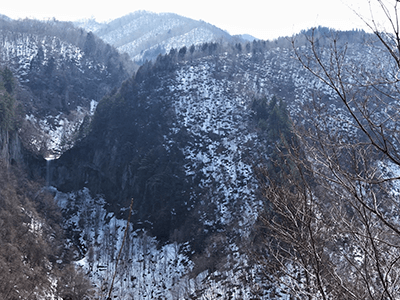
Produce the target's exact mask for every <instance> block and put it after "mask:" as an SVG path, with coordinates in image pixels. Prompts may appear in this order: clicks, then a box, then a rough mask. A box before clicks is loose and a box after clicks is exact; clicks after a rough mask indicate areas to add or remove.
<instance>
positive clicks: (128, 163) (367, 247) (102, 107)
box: [0, 12, 400, 300]
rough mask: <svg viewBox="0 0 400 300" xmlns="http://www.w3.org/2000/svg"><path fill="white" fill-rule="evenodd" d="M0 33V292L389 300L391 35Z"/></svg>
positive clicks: (37, 25)
mask: <svg viewBox="0 0 400 300" xmlns="http://www.w3.org/2000/svg"><path fill="white" fill-rule="evenodd" d="M0 24H1V27H0V37H1V39H0V46H1V48H0V59H1V60H0V63H1V70H0V75H1V76H0V151H1V153H0V159H1V168H0V169H1V172H0V181H1V183H0V184H1V187H2V188H1V190H0V202H1V203H0V204H1V205H0V234H1V239H0V265H1V270H5V271H4V272H3V274H1V275H0V293H1V294H0V297H2V298H4V299H17V298H22V299H29V300H30V299H32V300H33V299H57V300H59V299H110V298H111V299H291V298H298V299H303V298H304V299H306V298H307V299H341V298H345V299H371V300H372V299H396V298H398V289H397V285H398V274H399V273H398V269H399V267H400V266H399V265H398V262H399V261H400V260H399V258H400V255H399V252H398V246H397V245H398V234H399V233H400V230H399V227H398V207H399V206H398V196H399V193H398V190H399V187H398V180H399V175H398V174H399V166H400V159H399V155H398V153H397V149H398V148H399V138H398V121H399V120H398V113H397V112H398V109H399V107H398V104H397V97H398V90H399V89H398V79H397V73H398V72H397V71H398V67H399V65H400V63H399V62H400V58H399V57H400V54H399V53H397V52H396V51H397V50H394V49H400V48H399V47H398V41H399V40H400V39H392V35H389V34H388V35H386V34H384V33H379V32H378V31H377V32H376V33H375V34H367V33H365V32H363V31H348V32H335V31H333V30H331V29H328V28H316V29H313V30H308V31H303V32H301V33H300V34H298V35H296V36H293V37H292V38H289V39H287V38H280V39H277V40H274V41H253V42H243V41H240V40H234V39H231V37H229V36H225V35H224V34H222V36H223V38H222V40H221V39H220V40H218V39H217V40H214V39H213V38H214V37H213V38H211V35H210V36H208V33H209V32H213V34H215V32H219V30H216V31H215V28H211V27H212V26H211V27H210V26H209V25H205V24H204V23H202V22H200V23H199V22H192V21H190V20H187V19H184V18H181V17H178V16H176V15H169V14H165V15H163V14H161V15H152V14H149V13H145V12H140V13H136V14H132V15H128V16H126V17H124V18H121V19H118V20H115V21H113V22H109V23H107V24H97V23H93V22H92V23H91V24H85V26H95V27H93V28H91V29H92V30H93V32H86V31H85V30H83V29H80V28H79V29H78V28H76V27H74V25H73V24H72V23H64V22H57V21H55V20H53V21H47V22H39V21H33V20H20V21H13V20H10V19H8V18H6V17H1V18H0ZM143 24H144V25H143ZM199 24H200V25H201V26H200V25H199ZM189 25H190V26H189ZM203 25H204V26H205V27H202V26H203ZM98 26H100V27H98ZM141 26H143V27H141ZM198 26H200V27H198ZM87 28H89V27H87ZM141 28H143V30H142V29H141ZM144 28H147V29H146V30H148V31H146V30H145V29H144ZM185 28H186V29H185ZM199 28H201V30H200V29H199ZM184 29H185V30H189V31H184ZM198 30H200V31H202V30H206V31H207V32H208V33H207V35H205V36H202V35H200V37H201V38H200V41H201V43H200V42H199V39H198V37H199V36H198V35H193V37H194V40H193V39H191V38H189V37H191V34H192V33H193V32H197V31H198ZM208 30H211V31H208ZM192 31H193V32H192ZM190 32H192V33H190ZM202 32H205V31H202ZM96 34H99V35H100V36H103V37H104V38H105V39H106V41H107V39H111V38H113V40H112V41H111V40H108V41H109V42H112V43H114V45H115V46H116V47H120V46H121V47H122V48H120V50H121V49H124V48H123V47H126V49H128V50H129V49H130V50H132V49H133V50H134V51H139V52H137V53H136V52H135V53H136V54H132V53H130V55H131V56H132V55H134V57H136V58H135V59H137V61H140V63H141V64H142V65H141V66H140V67H138V66H137V65H135V63H133V62H132V61H131V59H130V58H129V57H128V55H126V54H121V53H120V52H119V51H117V50H116V49H115V48H113V46H111V45H109V44H106V43H105V42H104V41H102V40H101V39H100V37H98V36H97V35H96ZM155 34H158V35H159V36H158V37H157V38H154V37H155ZM141 37H143V38H142V39H141ZM182 37H188V39H185V38H182ZM203 37H205V39H204V40H202V38H203ZM144 40H147V43H145V44H141V41H144ZM118 43H120V45H117V44H118ZM187 43H189V44H187ZM396 43H397V44H396ZM156 48H157V49H156ZM138 49H140V50H138ZM133 50H132V51H133ZM155 53H157V56H153V54H155ZM160 53H161V55H159V54H160ZM137 55H139V56H140V57H139V56H137ZM147 58H151V60H150V59H149V60H147V61H146V59H147Z"/></svg>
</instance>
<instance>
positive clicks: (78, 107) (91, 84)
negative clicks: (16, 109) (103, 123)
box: [0, 18, 135, 155]
mask: <svg viewBox="0 0 400 300" xmlns="http://www.w3.org/2000/svg"><path fill="white" fill-rule="evenodd" d="M0 41H1V42H0V61H1V62H2V63H1V64H2V65H3V66H4V65H5V66H7V67H8V68H9V69H10V70H11V71H12V73H13V74H14V75H15V77H16V79H18V82H19V86H18V89H17V90H18V96H17V97H18V98H19V101H21V103H22V106H23V110H24V114H25V115H26V117H25V118H24V119H25V120H24V123H25V124H26V126H24V127H23V128H22V129H21V130H22V131H23V132H22V133H21V134H22V135H23V136H24V137H25V138H24V139H23V140H24V142H26V146H28V147H29V148H31V150H32V151H34V152H36V153H41V154H42V155H45V154H46V153H47V152H49V153H53V154H60V153H62V152H63V151H64V150H65V149H68V148H70V147H71V146H72V143H73V141H72V140H73V137H74V136H75V135H77V134H78V129H79V127H80V125H81V124H82V122H83V121H84V120H85V118H86V117H87V116H90V115H91V114H93V112H94V109H95V106H96V104H97V103H98V102H99V101H100V99H101V98H102V97H103V96H104V95H105V94H107V93H108V92H110V91H111V90H112V89H114V88H118V87H119V85H120V84H121V83H122V81H123V80H125V79H126V78H128V77H129V76H130V75H131V74H132V73H133V71H134V68H135V66H134V64H133V63H132V62H131V61H130V59H129V58H128V57H127V56H123V55H120V54H119V53H118V51H117V50H115V49H114V48H113V47H111V46H110V45H107V44H105V43H104V42H103V41H101V40H100V39H99V38H97V37H95V36H94V35H93V34H92V33H87V32H85V31H84V30H82V29H77V28H75V27H74V26H73V25H72V24H71V23H66V22H58V21H47V22H40V21H36V20H22V21H14V20H11V19H7V18H3V19H0Z"/></svg>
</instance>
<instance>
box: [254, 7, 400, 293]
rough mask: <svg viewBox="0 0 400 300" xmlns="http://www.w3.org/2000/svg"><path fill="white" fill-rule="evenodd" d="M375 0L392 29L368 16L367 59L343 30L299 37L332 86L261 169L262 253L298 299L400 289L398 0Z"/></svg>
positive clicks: (308, 63)
mask: <svg viewBox="0 0 400 300" xmlns="http://www.w3.org/2000/svg"><path fill="white" fill-rule="evenodd" d="M376 2H377V3H378V5H379V6H380V7H381V8H382V10H383V12H384V14H385V16H386V18H387V23H388V24H389V26H390V28H391V30H390V31H383V30H382V29H380V28H378V25H377V24H378V22H376V21H375V20H374V19H372V21H370V22H369V23H368V25H369V26H370V28H371V29H372V30H373V31H374V33H375V34H374V36H373V38H371V39H370V40H369V41H368V44H365V45H364V46H363V47H364V48H363V49H364V50H365V56H364V57H363V59H362V60H359V59H357V57H356V56H352V55H351V52H352V51H353V50H354V49H351V48H350V46H349V45H347V44H346V43H343V42H341V41H340V39H339V37H340V35H339V34H334V33H332V35H331V36H330V43H325V44H324V46H322V47H321V45H320V43H318V42H317V41H318V39H317V34H318V33H317V32H316V31H313V33H312V34H311V36H308V37H307V39H308V44H309V47H308V48H307V49H301V48H298V47H297V46H296V41H293V48H294V51H295V54H296V57H297V59H298V60H299V61H300V62H301V64H302V65H303V66H304V67H305V68H306V69H307V70H309V71H310V72H311V73H312V74H313V75H314V76H315V77H316V78H318V79H319V80H320V81H322V82H323V83H324V84H325V85H326V86H327V87H328V88H329V89H328V91H327V93H325V94H324V95H318V94H317V92H315V93H314V97H313V100H312V101H311V102H310V103H308V104H307V105H305V106H304V107H303V110H302V111H303V112H304V115H302V116H300V117H299V118H298V120H299V121H296V119H295V120H293V133H294V137H293V139H292V140H291V141H289V142H285V143H284V142H282V143H280V144H279V145H278V146H277V153H278V155H277V156H276V157H277V159H276V161H275V163H276V164H277V166H278V167H279V168H278V169H279V172H278V173H274V172H271V171H268V170H266V169H261V170H259V178H260V181H261V183H262V184H263V192H264V195H265V198H266V199H267V204H266V209H265V213H264V214H263V215H262V216H261V217H260V220H261V226H260V230H259V232H261V236H262V238H263V240H262V247H260V248H259V250H258V252H257V253H258V255H260V257H262V261H263V262H264V263H265V268H264V270H265V274H266V275H267V276H269V277H270V278H271V281H273V282H275V283H278V288H279V289H281V291H285V292H286V293H288V294H289V295H290V296H291V297H292V298H294V299H398V298H399V297H400V289H399V280H400V223H399V220H398V216H399V215H400V211H399V210H400V206H399V204H400V199H399V193H398V192H396V185H397V184H398V183H399V180H400V177H399V175H400V172H399V171H400V154H399V149H400V140H399V137H400V132H399V124H400V122H399V121H400V120H399V117H400V114H399V110H400V107H399V104H398V103H399V101H398V100H399V96H400V93H399V78H398V74H399V71H400V36H399V32H400V30H399V18H398V16H399V15H398V2H397V1H393V3H392V4H391V5H389V4H386V2H383V1H379V0H377V1H376ZM358 57H359V56H358ZM368 57H369V59H368ZM371 57H372V58H371ZM275 170H276V169H275ZM265 245H266V246H267V247H264V246H265Z"/></svg>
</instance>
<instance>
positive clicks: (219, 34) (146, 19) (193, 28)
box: [76, 10, 243, 63]
mask: <svg viewBox="0 0 400 300" xmlns="http://www.w3.org/2000/svg"><path fill="white" fill-rule="evenodd" d="M76 25H77V26H80V27H83V28H84V29H86V30H88V31H89V30H90V31H93V33H95V34H96V35H98V36H99V37H100V38H102V39H103V40H104V41H106V42H107V43H109V44H111V45H113V46H115V47H116V48H117V49H118V50H119V51H121V52H126V53H128V54H129V56H130V57H131V58H132V59H133V60H134V61H136V62H139V63H140V62H144V61H146V60H154V59H155V58H156V57H157V56H158V55H159V54H165V53H168V52H169V51H170V50H171V49H172V48H175V49H180V48H182V47H184V46H191V45H199V44H203V43H209V42H217V41H228V42H230V41H234V40H237V39H238V38H237V37H236V38H235V37H233V36H231V35H230V34H229V33H227V32H226V31H224V30H222V29H220V28H217V27H216V26H214V25H211V24H209V23H206V22H204V21H196V20H193V19H190V18H187V17H183V16H180V15H177V14H175V13H154V12H149V11H143V10H141V11H136V12H133V13H130V14H127V15H125V16H123V17H121V18H118V19H115V20H112V21H110V22H106V23H98V22H96V21H95V20H86V21H80V22H77V23H76ZM242 41H243V40H242Z"/></svg>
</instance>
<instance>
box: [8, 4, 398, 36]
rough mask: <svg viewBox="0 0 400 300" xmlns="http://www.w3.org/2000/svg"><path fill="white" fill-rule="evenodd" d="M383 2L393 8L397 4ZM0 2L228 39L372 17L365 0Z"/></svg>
mask: <svg viewBox="0 0 400 300" xmlns="http://www.w3.org/2000/svg"><path fill="white" fill-rule="evenodd" d="M385 1H388V3H395V0H391V1H389V0H385ZM3 2H5V3H2V4H1V6H0V14H3V15H6V16H8V17H10V18H14V19H18V18H26V17H29V18H36V19H49V18H53V17H54V18H56V19H58V20H61V21H75V20H78V19H84V18H91V17H94V18H95V19H96V20H97V21H107V20H111V19H115V18H118V17H122V16H124V15H126V14H128V13H131V12H134V11H137V10H147V11H151V12H157V13H160V12H173V13H176V14H179V15H182V16H185V17H189V18H192V19H195V20H203V21H206V22H208V23H211V24H213V25H215V26H217V27H219V28H221V29H223V30H226V31H228V32H229V33H230V34H244V33H247V34H250V35H253V36H254V37H256V38H260V39H273V38H276V37H279V36H286V35H291V34H293V33H298V32H299V31H300V30H302V29H309V28H311V27H315V26H319V25H322V26H328V27H332V28H336V29H354V28H360V27H362V26H363V22H362V21H361V20H360V19H359V18H358V17H357V16H356V14H355V13H354V12H353V11H352V8H353V9H355V10H357V11H358V12H360V13H361V14H362V15H363V16H366V17H367V18H369V17H370V8H369V5H368V2H369V1H368V0H347V1H345V0H329V1H327V0H302V1H299V0H286V1H285V0H264V1H262V0H244V1H237V0H236V1H232V0H229V1H228V0H197V1H188V0H112V1H110V0H109V1H101V0H96V1H94V0H68V1H67V0H65V1H54V0H35V1H32V0H11V1H3ZM372 2H376V1H374V0H372ZM373 11H374V10H373ZM374 12H375V11H374Z"/></svg>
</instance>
